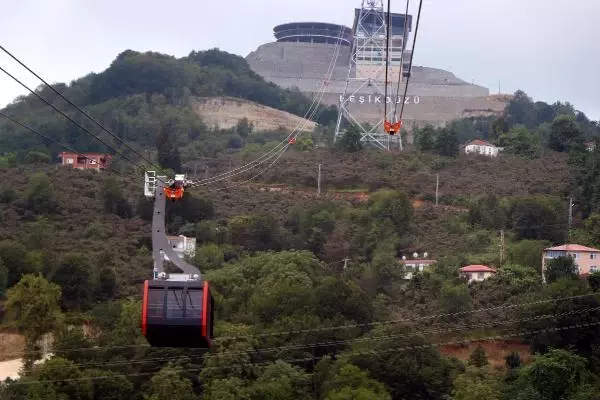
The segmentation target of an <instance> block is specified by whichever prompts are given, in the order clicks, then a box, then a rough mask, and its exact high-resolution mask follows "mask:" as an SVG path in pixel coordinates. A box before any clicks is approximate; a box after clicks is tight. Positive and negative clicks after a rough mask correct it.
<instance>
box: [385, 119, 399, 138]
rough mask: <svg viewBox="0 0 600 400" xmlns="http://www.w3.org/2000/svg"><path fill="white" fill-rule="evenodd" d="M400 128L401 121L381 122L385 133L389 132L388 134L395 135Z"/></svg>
mask: <svg viewBox="0 0 600 400" xmlns="http://www.w3.org/2000/svg"><path fill="white" fill-rule="evenodd" d="M401 128H402V121H398V122H395V123H391V122H389V121H384V122H383V129H385V131H386V132H387V133H389V134H390V135H395V134H396V133H398V132H399V131H400V129H401Z"/></svg>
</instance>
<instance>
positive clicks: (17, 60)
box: [0, 45, 160, 170]
mask: <svg viewBox="0 0 600 400" xmlns="http://www.w3.org/2000/svg"><path fill="white" fill-rule="evenodd" d="M0 50H2V51H4V52H5V53H6V54H8V55H9V56H10V57H11V58H12V59H13V60H15V61H16V62H17V63H19V65H21V66H22V67H23V68H25V69H26V70H27V71H29V72H30V73H31V74H32V75H34V76H35V77H36V78H38V79H39V80H40V81H42V82H43V83H44V85H46V86H47V87H48V88H50V89H51V90H52V91H53V92H54V93H56V94H57V95H58V96H60V98H62V99H63V100H65V101H66V102H67V103H69V104H70V105H71V106H73V107H74V108H76V109H77V110H78V111H79V112H80V113H82V114H83V115H85V116H86V117H87V118H88V119H89V120H90V121H92V122H93V123H94V124H96V125H97V126H98V127H99V128H100V129H102V130H103V131H104V132H106V133H108V134H109V135H110V136H112V137H113V138H115V139H117V140H119V141H120V142H121V143H123V144H124V145H125V146H126V147H128V148H129V149H130V150H131V151H133V152H134V153H135V154H137V155H138V156H139V157H140V158H141V159H142V160H144V161H146V162H147V163H148V164H149V165H151V166H153V167H155V168H157V169H159V170H160V167H158V166H156V165H155V164H154V163H153V162H152V161H149V160H148V159H146V158H145V157H144V155H143V154H141V153H140V152H138V151H137V150H136V149H134V148H133V147H131V146H130V145H129V144H127V143H126V142H125V141H124V140H123V139H121V138H120V137H118V136H117V135H115V134H114V133H112V132H111V131H109V130H108V129H106V128H105V127H104V126H103V125H102V124H101V123H100V122H98V121H97V120H96V119H95V118H93V117H92V116H91V115H89V114H88V113H87V112H86V111H85V110H83V109H82V108H81V107H79V106H78V105H76V104H74V103H73V102H72V101H71V100H70V99H69V98H67V97H66V96H64V95H63V94H62V93H60V92H59V91H58V90H56V88H54V86H52V85H51V84H49V83H48V82H46V81H45V80H44V79H43V78H42V77H41V76H39V75H38V74H36V73H35V72H34V71H32V70H31V68H29V67H28V66H27V65H25V64H24V63H23V62H21V60H19V59H18V58H17V57H16V56H14V55H13V54H12V53H11V52H9V51H8V50H7V49H6V48H5V47H4V46H2V45H0ZM144 167H145V166H144Z"/></svg>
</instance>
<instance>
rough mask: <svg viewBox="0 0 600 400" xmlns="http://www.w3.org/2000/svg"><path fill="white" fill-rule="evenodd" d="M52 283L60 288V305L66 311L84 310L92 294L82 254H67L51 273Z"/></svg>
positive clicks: (85, 261) (91, 279)
mask: <svg viewBox="0 0 600 400" xmlns="http://www.w3.org/2000/svg"><path fill="white" fill-rule="evenodd" d="M51 275H52V278H51V280H52V282H54V283H56V284H58V285H59V286H60V287H61V288H62V297H61V303H62V305H63V307H64V308H65V309H67V310H85V309H87V308H89V307H90V305H91V301H92V296H93V294H94V280H93V277H92V270H91V267H90V265H89V261H88V260H87V259H86V258H85V257H84V256H83V255H82V254H75V253H72V254H67V255H65V256H64V257H63V258H62V259H61V260H60V262H59V263H58V265H57V267H56V269H54V271H52V274H51Z"/></svg>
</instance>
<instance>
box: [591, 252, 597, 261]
mask: <svg viewBox="0 0 600 400" xmlns="http://www.w3.org/2000/svg"><path fill="white" fill-rule="evenodd" d="M596 258H598V254H596V253H590V260H595V259H596Z"/></svg>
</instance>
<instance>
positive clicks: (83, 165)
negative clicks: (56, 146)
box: [58, 151, 112, 171]
mask: <svg viewBox="0 0 600 400" xmlns="http://www.w3.org/2000/svg"><path fill="white" fill-rule="evenodd" d="M58 157H59V158H60V159H61V164H62V165H63V166H64V167H67V168H77V169H92V170H97V171H99V170H101V169H105V168H106V167H108V165H109V164H110V160H111V159H112V156H111V155H110V154H102V153H69V152H64V151H63V152H62V153H60V154H59V155H58Z"/></svg>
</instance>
